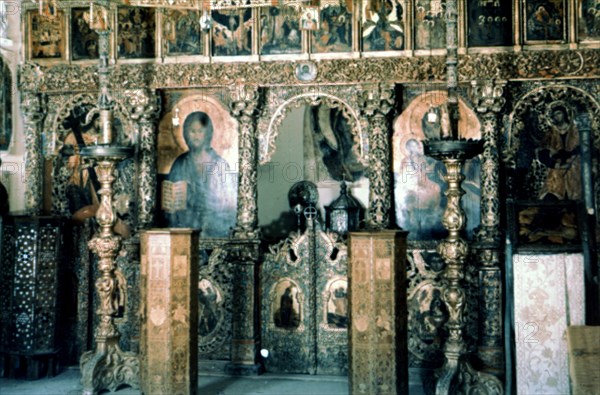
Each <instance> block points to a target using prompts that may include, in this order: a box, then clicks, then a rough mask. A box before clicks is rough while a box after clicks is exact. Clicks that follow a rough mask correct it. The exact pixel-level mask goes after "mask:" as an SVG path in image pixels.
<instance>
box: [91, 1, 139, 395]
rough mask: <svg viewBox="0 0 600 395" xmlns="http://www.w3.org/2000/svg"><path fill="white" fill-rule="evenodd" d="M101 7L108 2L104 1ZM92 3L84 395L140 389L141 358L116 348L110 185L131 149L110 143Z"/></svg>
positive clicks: (102, 36)
mask: <svg viewBox="0 0 600 395" xmlns="http://www.w3.org/2000/svg"><path fill="white" fill-rule="evenodd" d="M105 3H106V4H104V5H105V6H106V5H107V4H108V2H105ZM105 6H98V7H94V2H92V3H91V5H90V12H89V15H88V17H89V22H90V26H92V27H93V28H94V29H96V31H97V32H98V48H99V53H100V59H99V65H98V86H99V90H100V92H99V96H98V106H97V108H95V109H93V110H91V111H90V113H89V114H88V118H89V119H88V121H91V119H92V118H93V116H95V115H96V114H98V115H99V117H100V129H101V132H102V133H101V137H100V138H101V140H100V141H99V144H98V145H92V146H87V147H84V148H83V149H82V150H81V152H80V153H81V156H82V157H85V158H88V159H89V160H91V161H92V162H94V163H95V165H96V172H97V174H98V180H99V182H100V190H99V191H98V194H99V195H100V206H99V207H98V211H97V212H96V221H97V222H98V225H99V226H100V229H99V231H98V232H97V233H96V234H95V235H94V237H93V238H92V239H91V240H90V242H89V243H88V247H89V249H90V250H91V251H92V252H94V253H95V254H96V255H97V257H98V271H99V276H98V278H97V279H96V281H95V286H96V291H97V293H98V300H99V305H98V309H97V310H96V314H97V315H98V317H99V323H98V325H97V327H96V328H95V331H94V339H95V343H96V344H95V349H94V350H91V351H87V352H85V353H83V354H82V355H81V358H80V361H79V364H80V368H81V383H82V385H83V394H84V395H93V394H96V393H98V392H100V391H102V390H109V391H115V390H116V389H117V388H118V387H120V386H122V385H129V386H131V387H133V388H135V389H138V388H139V360H138V357H137V356H136V355H135V354H133V353H130V352H125V351H122V350H121V348H120V347H119V338H120V334H119V331H118V330H117V327H116V326H115V322H114V316H115V314H116V313H117V311H118V304H119V303H118V300H119V298H120V297H121V298H122V297H123V295H120V293H121V292H124V291H123V288H122V285H123V284H119V279H118V277H117V276H116V274H115V271H116V270H117V265H116V262H115V257H116V256H117V254H118V252H119V248H120V246H121V237H120V236H118V235H116V234H115V233H114V232H113V226H114V224H115V222H116V214H115V210H114V208H113V182H114V181H115V179H116V176H115V167H116V165H117V163H118V162H119V161H121V160H123V159H125V158H127V157H130V156H131V155H132V154H133V147H131V146H127V147H125V146H123V147H119V146H114V145H112V141H113V138H112V107H113V102H112V100H111V97H110V95H109V76H110V68H109V65H108V48H109V33H110V30H109V27H108V18H107V15H108V11H107V7H105Z"/></svg>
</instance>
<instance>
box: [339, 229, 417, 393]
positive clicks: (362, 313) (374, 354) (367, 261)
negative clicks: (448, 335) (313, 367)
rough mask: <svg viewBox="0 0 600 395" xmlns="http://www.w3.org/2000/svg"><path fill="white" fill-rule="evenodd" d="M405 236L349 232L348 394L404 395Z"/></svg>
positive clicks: (391, 233) (394, 233)
mask: <svg viewBox="0 0 600 395" xmlns="http://www.w3.org/2000/svg"><path fill="white" fill-rule="evenodd" d="M406 235H407V233H406V232H399V231H379V232H361V233H350V238H349V251H348V255H349V259H348V262H349V265H348V273H349V305H350V325H349V332H350V345H349V348H350V350H349V373H348V377H349V385H350V394H380V395H383V394H390V395H396V394H406V393H408V350H407V330H406V328H407V308H406V263H405V260H406Z"/></svg>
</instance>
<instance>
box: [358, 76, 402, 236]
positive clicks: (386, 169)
mask: <svg viewBox="0 0 600 395" xmlns="http://www.w3.org/2000/svg"><path fill="white" fill-rule="evenodd" d="M359 95H360V96H359V105H360V108H361V113H362V118H363V119H362V121H363V123H364V124H365V125H366V126H367V127H368V135H369V212H368V216H367V226H368V227H369V229H371V230H381V229H387V228H389V226H390V210H391V208H392V180H391V171H390V169H391V148H390V147H391V144H390V129H391V125H390V119H389V114H390V112H391V111H392V109H393V108H394V87H393V86H374V87H367V88H365V89H363V90H362V91H361V92H360V93H359Z"/></svg>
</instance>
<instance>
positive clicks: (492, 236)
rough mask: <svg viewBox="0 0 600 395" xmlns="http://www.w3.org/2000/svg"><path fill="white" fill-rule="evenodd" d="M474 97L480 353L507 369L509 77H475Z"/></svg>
mask: <svg viewBox="0 0 600 395" xmlns="http://www.w3.org/2000/svg"><path fill="white" fill-rule="evenodd" d="M471 84H472V91H471V94H472V98H473V102H474V103H476V106H475V108H476V110H477V112H478V113H479V114H480V116H481V119H482V121H483V122H482V130H481V134H482V139H483V153H482V163H481V169H482V172H481V224H480V226H479V230H478V232H477V236H476V243H475V245H474V246H473V248H474V249H475V250H476V251H477V253H476V254H475V255H476V256H477V257H478V261H479V301H478V304H479V306H480V311H479V318H480V319H479V345H478V356H479V358H480V359H481V360H482V361H483V363H484V368H485V370H487V371H489V372H490V373H494V374H502V373H503V371H504V352H503V344H504V343H503V337H502V332H503V331H502V328H503V319H502V272H501V271H500V262H502V236H503V235H502V231H501V227H500V188H499V187H500V181H499V172H500V155H499V149H498V140H499V135H500V133H499V132H500V131H499V125H498V116H499V114H500V112H501V111H502V107H503V105H504V103H505V101H506V100H505V99H504V98H503V97H502V95H503V90H504V86H505V85H506V82H505V81H492V80H486V81H472V83H471Z"/></svg>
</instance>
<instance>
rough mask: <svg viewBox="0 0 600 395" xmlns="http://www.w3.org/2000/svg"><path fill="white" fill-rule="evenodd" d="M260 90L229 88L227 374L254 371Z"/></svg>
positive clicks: (241, 373)
mask: <svg viewBox="0 0 600 395" xmlns="http://www.w3.org/2000/svg"><path fill="white" fill-rule="evenodd" d="M259 105H260V91H259V89H258V87H256V86H246V85H236V86H233V87H232V88H231V102H230V111H231V115H232V116H234V117H235V118H236V119H237V121H238V123H239V127H240V132H239V158H238V161H239V174H238V209H237V223H236V227H235V229H234V234H233V235H234V239H235V240H234V241H233V242H232V243H231V244H230V245H229V249H230V251H231V255H230V257H229V259H231V260H232V262H234V264H235V268H234V278H233V284H234V285H233V300H234V302H233V312H232V318H233V338H232V343H233V344H232V356H231V357H232V358H231V359H232V361H231V363H229V364H228V365H227V367H226V370H227V372H228V373H230V374H235V375H256V374H259V373H260V369H261V365H260V364H257V363H256V357H257V345H258V335H259V331H258V326H257V324H258V303H257V301H258V297H257V288H256V284H257V273H256V268H257V263H258V246H259V244H260V240H259V237H260V231H259V229H258V203H257V196H258V193H257V191H258V187H257V181H258V176H257V171H258V137H257V132H256V115H257V114H258V108H259Z"/></svg>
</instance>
